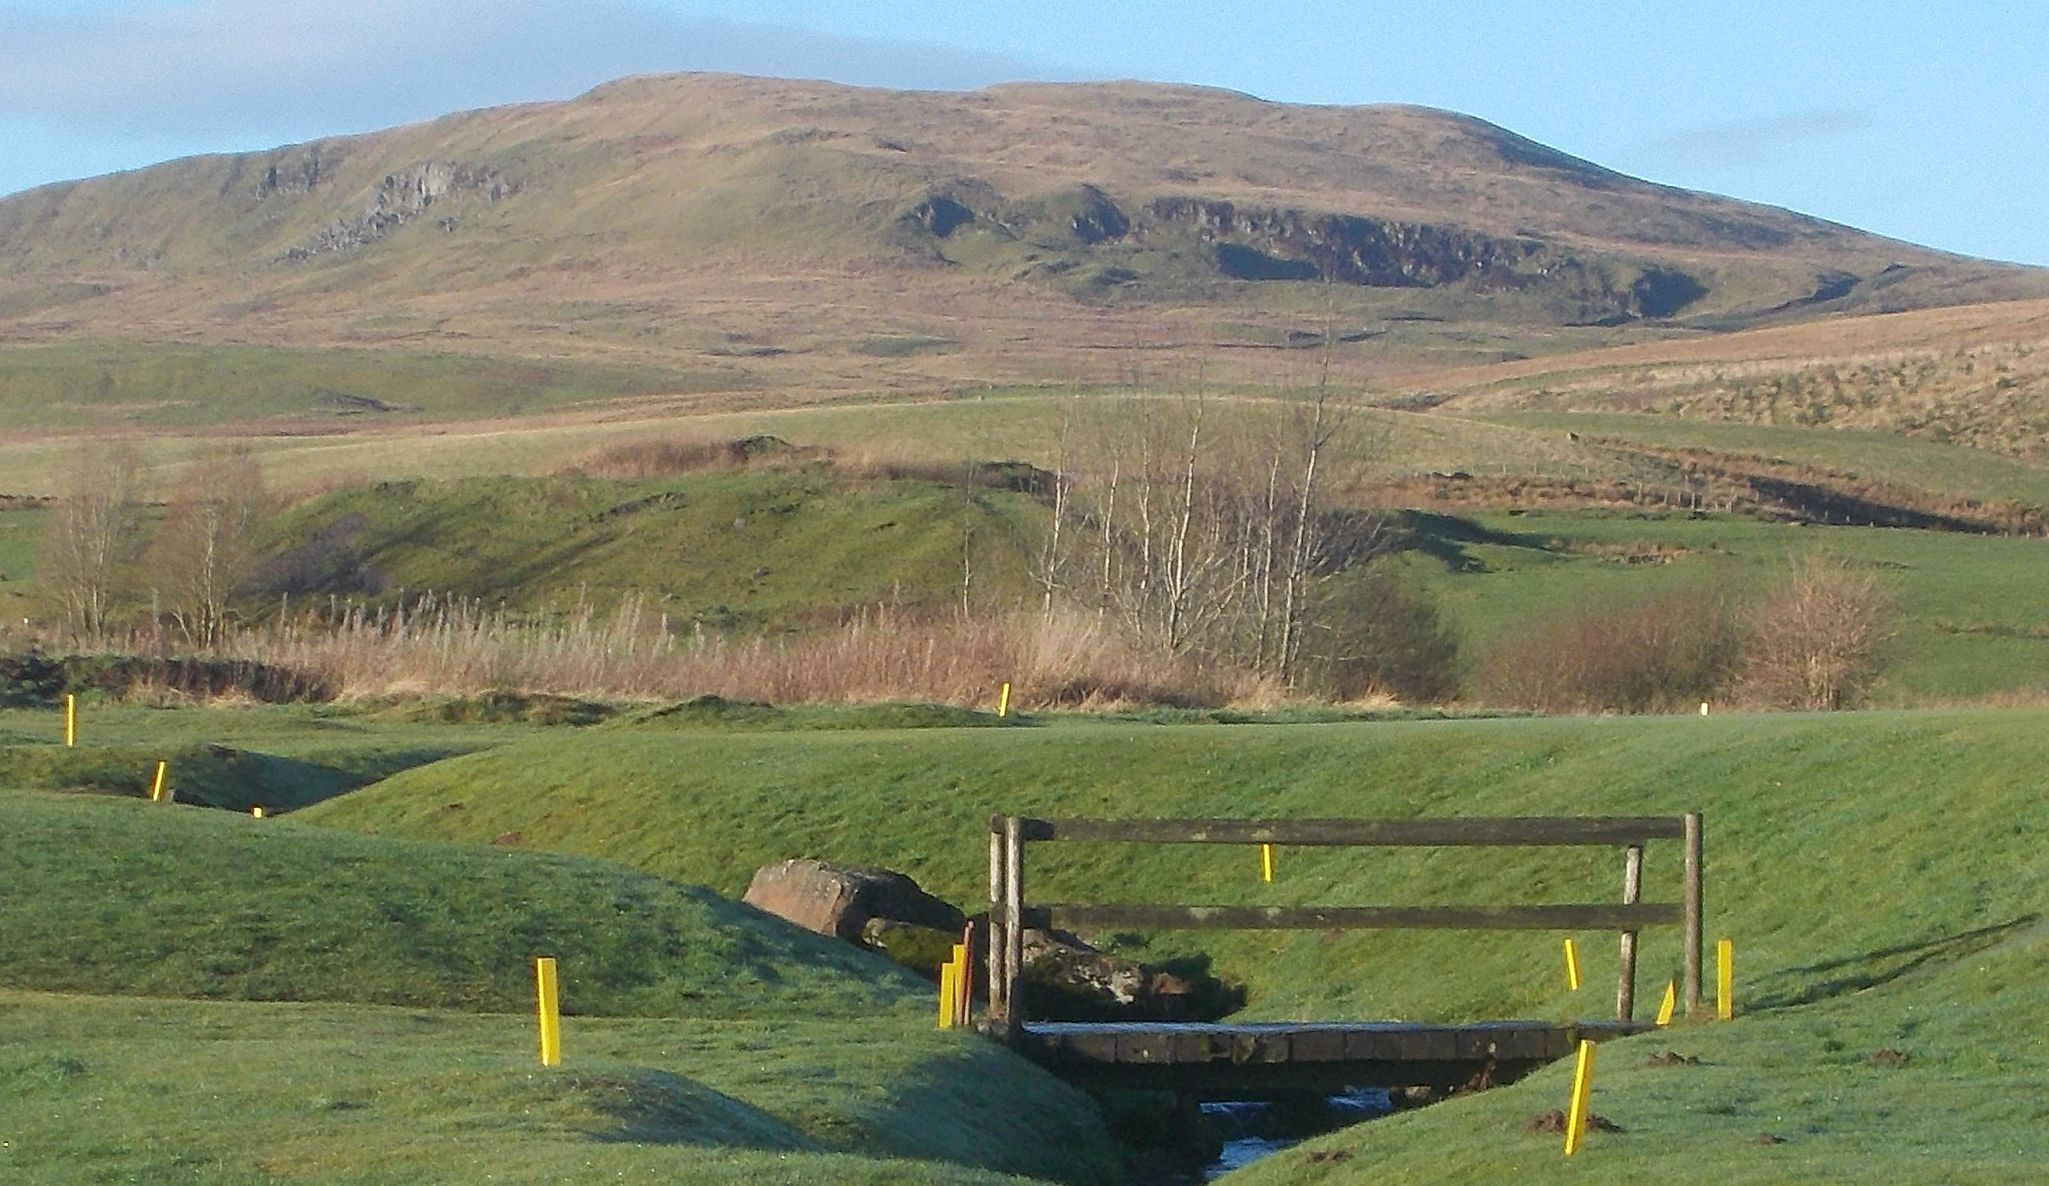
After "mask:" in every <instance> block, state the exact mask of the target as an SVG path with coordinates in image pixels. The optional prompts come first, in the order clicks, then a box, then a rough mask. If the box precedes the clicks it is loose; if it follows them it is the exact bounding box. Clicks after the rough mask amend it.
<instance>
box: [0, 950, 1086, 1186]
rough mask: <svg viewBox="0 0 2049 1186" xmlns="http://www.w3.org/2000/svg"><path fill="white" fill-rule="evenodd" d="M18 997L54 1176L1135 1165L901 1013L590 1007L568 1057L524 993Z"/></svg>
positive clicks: (1047, 1171)
mask: <svg viewBox="0 0 2049 1186" xmlns="http://www.w3.org/2000/svg"><path fill="white" fill-rule="evenodd" d="M0 1015H4V1016H5V1017H6V1018H7V1020H8V1028H7V1034H6V1036H5V1037H0V1075H4V1076H5V1078H6V1081H7V1083H8V1085H9V1086H8V1090H7V1091H5V1092H0V1130H4V1131H5V1132H6V1134H7V1144H6V1145H5V1146H0V1166H4V1167H5V1173H6V1176H7V1178H8V1180H10V1181H16V1180H18V1181H24V1182H27V1181H33V1182H36V1183H39V1184H42V1186H73V1184H79V1186H83V1184H86V1183H97V1182H108V1181H146V1182H159V1183H166V1184H172V1186H245V1184H248V1186H254V1184H256V1183H271V1182H277V1181H280V1180H284V1179H289V1180H291V1181H293V1182H304V1183H309V1184H312V1186H364V1184H367V1183H399V1182H443V1183H465V1182H495V1183H533V1184H536V1186H538V1184H540V1183H557V1182H565V1181H598V1180H602V1181H631V1182H690V1183H735V1184H739V1183H749V1184H751V1183H757V1182H761V1183H824V1182H834V1183H841V1182H844V1183H854V1184H858V1186H865V1184H871V1183H872V1184H874V1186H884V1184H889V1186H894V1184H896V1183H907V1184H912V1186H995V1184H997V1183H1002V1182H1010V1183H1021V1182H1022V1181H1024V1180H1025V1179H1022V1178H1016V1177H1008V1176H1005V1175H1011V1174H1019V1175H1031V1177H1032V1178H1035V1179H1041V1180H1043V1179H1048V1178H1051V1179H1057V1180H1063V1181H1072V1182H1079V1183H1106V1182H1110V1181H1114V1180H1115V1176H1114V1165H1115V1154H1114V1152H1113V1151H1112V1149H1111V1148H1110V1146H1109V1144H1108V1141H1107V1139H1106V1138H1105V1136H1104V1134H1103V1130H1102V1127H1101V1124H1100V1122H1099V1121H1098V1120H1097V1119H1096V1116H1095V1110H1094V1108H1093V1107H1092V1106H1091V1105H1090V1103H1089V1102H1088V1100H1087V1098H1086V1097H1084V1096H1082V1095H1081V1094H1080V1093H1078V1092H1075V1091H1073V1090H1071V1089H1069V1088H1067V1087H1064V1086H1063V1085H1061V1084H1060V1083H1059V1082H1058V1081H1056V1080H1054V1079H1053V1078H1052V1077H1051V1076H1048V1075H1046V1074H1045V1073H1044V1072H1041V1071H1039V1070H1037V1069H1036V1068H1034V1067H1032V1066H1030V1065H1029V1064H1027V1063H1024V1062H1023V1061H1022V1060H1020V1059H1017V1058H1014V1057H1012V1056H1010V1055H1008V1054H1006V1053H1005V1052H1003V1051H1001V1050H1000V1049H998V1048H996V1047H994V1046H991V1045H989V1044H988V1043H985V1042H981V1041H978V1040H975V1039H972V1038H969V1037H966V1036H965V1035H961V1034H943V1033H937V1032H934V1031H932V1030H931V1029H929V1028H928V1027H926V1026H922V1025H918V1024H915V1023H913V1024H905V1023H903V1022H902V1021H901V1020H900V1019H896V1018H891V1017H884V1018H881V1019H879V1020H870V1021H853V1020H850V1019H847V1018H834V1019H830V1020H819V1019H811V1018H806V1017H804V1016H801V1015H799V1014H794V1013H793V1014H791V1015H788V1016H784V1017H778V1018H776V1019H775V1020H773V1021H734V1020H729V1019H728V1020H719V1021H705V1020H698V1019H679V1020H661V1021H649V1020H638V1019H614V1018H607V1019H589V1018H571V1019H569V1020H568V1022H567V1023H566V1024H565V1031H566V1032H565V1034H564V1061H563V1065H562V1066H561V1067H560V1068H557V1069H555V1070H552V1071H547V1070H543V1069H542V1068H540V1067H539V1066H538V1065H537V1064H536V1062H535V1059H534V1053H533V1032H532V1030H533V1025H532V1022H531V1020H529V1019H527V1018H524V1017H506V1016H475V1015H469V1014H463V1013H451V1012H438V1011H436V1012H421V1011H418V1010H411V1009H406V1010H399V1009H386V1008H375V1007H365V1006H338V1005H278V1004H268V1005H259V1004H246V1003H224V1002H186V1001H175V1002H174V1001H158V1000H143V999H133V998H131V999H112V998H80V997H51V996H44V995H40V994H31V993H20V992H13V991H4V990H0ZM916 1020H917V1021H918V1022H923V1021H924V1018H923V1017H922V1014H921V1015H920V1016H919V1017H918V1018H917V1019H916ZM201 1052H203V1056H202V1054H201ZM173 1084H175V1086H170V1085H173Z"/></svg>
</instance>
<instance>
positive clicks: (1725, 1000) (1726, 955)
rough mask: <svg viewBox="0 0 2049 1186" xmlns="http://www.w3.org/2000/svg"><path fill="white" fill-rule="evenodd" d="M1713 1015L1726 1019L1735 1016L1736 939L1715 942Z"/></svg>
mask: <svg viewBox="0 0 2049 1186" xmlns="http://www.w3.org/2000/svg"><path fill="white" fill-rule="evenodd" d="M1715 1016H1717V1017H1719V1018H1721V1019H1722V1020H1723V1021H1728V1020H1730V1019H1731V1018H1733V1017H1735V1016H1736V941H1735V940H1733V939H1724V940H1722V941H1721V942H1720V943H1717V944H1715Z"/></svg>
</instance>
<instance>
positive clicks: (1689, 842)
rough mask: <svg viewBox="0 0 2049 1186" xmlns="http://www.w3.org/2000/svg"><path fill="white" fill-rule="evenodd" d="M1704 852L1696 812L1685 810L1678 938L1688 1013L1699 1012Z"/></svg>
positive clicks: (1703, 902) (1698, 813)
mask: <svg viewBox="0 0 2049 1186" xmlns="http://www.w3.org/2000/svg"><path fill="white" fill-rule="evenodd" d="M1703 855H1704V849H1703V842H1702V839H1701V819H1700V812H1698V811H1689V812H1687V813H1686V895H1685V899H1684V901H1685V907H1684V909H1685V928H1686V930H1685V935H1684V936H1683V937H1682V938H1681V940H1680V945H1681V947H1682V948H1683V949H1684V955H1685V959H1686V974H1685V978H1686V986H1685V987H1686V1012H1687V1013H1688V1014H1689V1015H1692V1014H1696V1013H1699V1012H1700V1009H1701V991H1700V957H1701V944H1702V942H1703V939H1702V927H1701V918H1702V913H1703V911H1704V910H1705V909H1706V903H1705V900H1704V895H1703V893H1702V888H1701V866H1702V863H1703V862H1702V857H1703Z"/></svg>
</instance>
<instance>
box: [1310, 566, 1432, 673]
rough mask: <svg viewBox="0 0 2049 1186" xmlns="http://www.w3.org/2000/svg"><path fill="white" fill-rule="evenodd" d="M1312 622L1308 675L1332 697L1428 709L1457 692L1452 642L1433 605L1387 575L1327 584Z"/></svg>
mask: <svg viewBox="0 0 2049 1186" xmlns="http://www.w3.org/2000/svg"><path fill="white" fill-rule="evenodd" d="M1311 621H1313V622H1314V623H1315V624H1316V630H1317V633H1316V636H1315V638H1314V639H1313V641H1312V643H1311V644H1310V648H1309V655H1308V659H1309V663H1308V666H1309V672H1310V678H1311V681H1312V682H1313V683H1314V684H1315V685H1317V686H1319V687H1320V688H1321V689H1322V690H1324V691H1325V692H1327V693H1328V694H1329V695H1330V696H1332V697H1333V698H1334V699H1338V700H1364V699H1368V698H1370V697H1373V696H1375V695H1389V696H1393V697H1394V698H1395V699H1397V700H1401V701H1404V702H1406V703H1409V704H1434V703H1440V702H1442V701H1446V700H1450V699H1451V698H1452V697H1454V696H1455V695H1457V694H1458V673H1457V665H1458V639H1457V638H1456V637H1455V636H1454V635H1453V634H1452V633H1451V632H1450V631H1449V630H1448V629H1446V627H1445V626H1444V623H1443V622H1442V621H1441V620H1440V619H1439V617H1438V615H1437V605H1436V603H1435V602H1433V601H1431V600H1430V599H1429V597H1428V596H1426V595H1425V594H1424V593H1422V592H1421V591H1420V590H1418V589H1416V588H1414V587H1413V586H1411V585H1409V584H1408V583H1406V582H1404V581H1403V580H1402V579H1401V577H1400V576H1399V575H1398V574H1396V573H1394V572H1393V571H1390V570H1388V569H1385V568H1372V569H1368V570H1367V571H1365V572H1363V573H1361V574H1359V575H1358V576H1357V577H1354V578H1351V579H1347V580H1344V581H1342V582H1333V584H1332V586H1330V587H1329V588H1328V591H1327V592H1326V593H1325V595H1324V597H1323V599H1322V603H1321V604H1320V605H1319V606H1318V607H1317V609H1316V612H1315V613H1314V614H1313V615H1311Z"/></svg>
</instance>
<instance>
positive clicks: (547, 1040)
mask: <svg viewBox="0 0 2049 1186" xmlns="http://www.w3.org/2000/svg"><path fill="white" fill-rule="evenodd" d="M534 990H535V991H534V997H535V1005H536V1007H537V1009H538V1011H539V1012H540V1015H541V1065H542V1066H544V1067H559V1066H561V1065H562V995H561V990H560V986H559V984H558V982H557V981H556V978H555V957H554V956H551V955H544V956H542V957H540V958H539V959H537V960H535V961H534Z"/></svg>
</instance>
